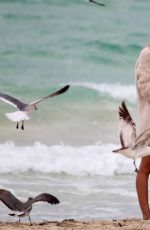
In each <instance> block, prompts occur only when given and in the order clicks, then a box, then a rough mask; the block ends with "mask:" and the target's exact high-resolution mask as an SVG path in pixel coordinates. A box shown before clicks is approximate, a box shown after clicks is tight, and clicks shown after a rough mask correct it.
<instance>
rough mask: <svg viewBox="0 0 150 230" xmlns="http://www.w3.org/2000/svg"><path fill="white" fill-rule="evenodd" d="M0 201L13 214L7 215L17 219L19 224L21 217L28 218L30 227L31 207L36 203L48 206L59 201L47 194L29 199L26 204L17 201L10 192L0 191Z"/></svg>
mask: <svg viewBox="0 0 150 230" xmlns="http://www.w3.org/2000/svg"><path fill="white" fill-rule="evenodd" d="M0 201H1V202H3V203H4V204H5V205H6V206H7V207H8V208H9V209H10V210H12V211H13V213H10V214H8V215H10V216H17V217H19V222H20V218H21V217H25V216H28V218H29V221H30V224H31V225H32V222H31V218H30V212H31V210H32V205H33V204H34V203H36V202H40V201H43V202H47V203H49V204H52V205H53V204H59V203H60V201H59V200H58V199H57V198H56V197H55V196H52V195H50V194H48V193H41V194H39V195H38V196H36V197H35V198H32V197H29V198H28V200H27V201H26V202H24V203H23V202H21V201H20V200H19V199H17V198H16V197H15V196H14V195H13V194H12V193H11V192H10V191H8V190H4V189H0Z"/></svg>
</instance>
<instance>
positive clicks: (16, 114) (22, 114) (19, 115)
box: [5, 111, 30, 122]
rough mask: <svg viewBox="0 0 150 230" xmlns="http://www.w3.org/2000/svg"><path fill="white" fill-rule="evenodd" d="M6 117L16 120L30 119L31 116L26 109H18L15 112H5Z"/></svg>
mask: <svg viewBox="0 0 150 230" xmlns="http://www.w3.org/2000/svg"><path fill="white" fill-rule="evenodd" d="M5 115H6V117H7V118H8V119H9V120H11V121H14V122H19V121H24V120H29V119H30V118H29V117H28V115H27V112H25V111H17V112H13V113H5Z"/></svg>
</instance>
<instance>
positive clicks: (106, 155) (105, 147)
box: [0, 142, 134, 176]
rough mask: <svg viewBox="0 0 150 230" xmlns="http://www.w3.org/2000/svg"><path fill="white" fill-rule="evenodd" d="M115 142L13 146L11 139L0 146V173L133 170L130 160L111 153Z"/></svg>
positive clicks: (97, 174) (92, 173)
mask: <svg viewBox="0 0 150 230" xmlns="http://www.w3.org/2000/svg"><path fill="white" fill-rule="evenodd" d="M117 147H118V146H116V145H115V144H111V143H109V144H100V145H99V144H94V145H87V146H80V147H77V146H66V145H63V144H60V145H53V146H47V145H44V144H41V143H39V142H37V143H35V144H33V145H32V146H16V145H15V144H14V143H13V142H6V143H4V144H1V145H0V158H1V161H0V173H1V174H2V173H15V174H16V173H24V172H28V171H31V170H32V171H33V172H40V173H48V174H49V173H56V174H62V173H65V174H68V175H73V176H87V175H90V176H95V175H96V176H99V175H103V176H107V175H115V174H130V173H133V171H134V167H133V163H132V160H131V159H128V158H125V157H123V156H121V155H118V154H114V153H112V150H113V149H115V148H117Z"/></svg>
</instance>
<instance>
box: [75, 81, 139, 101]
mask: <svg viewBox="0 0 150 230" xmlns="http://www.w3.org/2000/svg"><path fill="white" fill-rule="evenodd" d="M72 85H74V86H81V87H85V88H88V89H92V90H95V91H97V92H98V93H99V94H102V95H104V96H108V97H111V98H113V99H120V100H127V101H128V102H130V103H135V101H136V88H135V85H123V84H120V83H92V82H77V83H73V84H72Z"/></svg>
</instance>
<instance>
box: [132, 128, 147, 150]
mask: <svg viewBox="0 0 150 230" xmlns="http://www.w3.org/2000/svg"><path fill="white" fill-rule="evenodd" d="M141 145H145V146H150V128H148V129H146V130H144V131H143V132H142V133H141V134H140V135H139V136H138V137H137V139H136V141H135V144H134V147H133V148H136V147H137V146H141Z"/></svg>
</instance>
